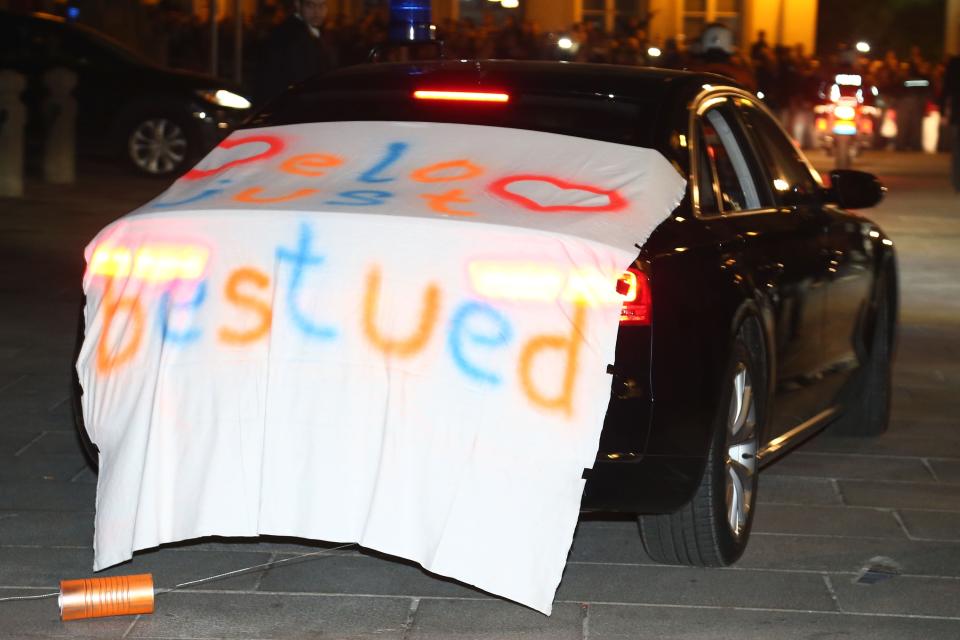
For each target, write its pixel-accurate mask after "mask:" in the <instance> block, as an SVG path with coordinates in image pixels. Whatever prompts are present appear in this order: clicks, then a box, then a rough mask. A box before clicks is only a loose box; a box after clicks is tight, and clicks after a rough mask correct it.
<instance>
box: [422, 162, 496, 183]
mask: <svg viewBox="0 0 960 640" xmlns="http://www.w3.org/2000/svg"><path fill="white" fill-rule="evenodd" d="M451 169H457V170H458V171H457V172H456V173H454V174H453V175H450V174H449V173H443V172H449V171H450V170H451ZM436 173H440V174H441V175H434V174H436ZM479 175H483V167H478V166H477V165H475V164H473V163H472V162H470V161H469V160H451V161H450V162H438V163H437V164H431V165H429V166H426V167H421V168H419V169H417V170H416V171H414V172H413V173H411V174H410V177H411V178H413V179H414V180H416V181H417V182H454V181H456V180H469V179H470V178H476V177H477V176H479Z"/></svg>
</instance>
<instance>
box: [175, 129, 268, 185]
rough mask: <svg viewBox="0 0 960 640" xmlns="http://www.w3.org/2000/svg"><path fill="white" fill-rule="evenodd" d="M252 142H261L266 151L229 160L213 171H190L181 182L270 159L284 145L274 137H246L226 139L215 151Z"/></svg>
mask: <svg viewBox="0 0 960 640" xmlns="http://www.w3.org/2000/svg"><path fill="white" fill-rule="evenodd" d="M254 142H263V143H266V144H267V145H269V146H268V147H267V149H265V150H264V151H261V152H260V153H257V154H254V155H252V156H250V157H248V158H238V159H236V160H231V161H230V162H227V163H226V164H222V165H220V166H219V167H216V168H214V169H190V171H187V172H186V173H185V174H183V178H181V179H182V180H199V179H201V178H209V177H210V176H215V175H217V174H218V173H220V172H221V171H226V170H227V169H229V168H230V167H235V166H237V165H241V164H248V163H250V162H257V161H258V160H266V159H268V158H272V157H274V156H275V155H277V154H278V153H280V152H281V151H283V148H284V143H283V140H282V139H280V138H278V137H276V136H247V137H246V138H227V139H226V140H224V141H223V142H221V143H220V144H218V145H217V149H233V148H234V147H239V146H240V145H244V144H252V143H254Z"/></svg>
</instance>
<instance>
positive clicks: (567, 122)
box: [245, 87, 657, 147]
mask: <svg viewBox="0 0 960 640" xmlns="http://www.w3.org/2000/svg"><path fill="white" fill-rule="evenodd" d="M424 88H433V87H424ZM472 90H474V91H477V90H483V89H477V88H472ZM490 90H492V89H490ZM506 92H507V93H509V94H510V100H509V102H507V103H476V102H460V101H431V100H418V99H415V98H414V97H413V92H412V91H411V90H408V89H403V90H401V89H386V90H378V89H371V90H354V89H351V90H342V89H328V90H323V89H313V90H301V91H296V90H294V91H289V92H287V93H286V94H284V95H283V96H281V97H280V98H278V99H277V100H275V101H274V102H273V103H271V104H270V105H268V106H267V108H265V109H264V110H262V111H261V112H260V113H259V114H257V115H256V116H255V117H254V118H253V119H252V120H251V121H249V122H248V123H247V124H246V125H245V128H253V127H266V126H278V125H287V124H301V123H307V122H336V121H357V120H379V121H393V122H404V121H407V122H448V123H460V124H474V125H484V126H493V127H507V128H512V129H529V130H532V131H545V132H548V133H559V134H564V135H570V136H577V137H580V138H588V139H592V140H602V141H605V142H615V143H619V144H628V145H634V146H640V147H655V146H656V144H655V140H654V135H653V134H654V129H655V127H654V126H653V122H654V119H655V117H656V115H657V103H656V101H654V100H652V99H650V100H645V99H636V98H630V99H627V98H616V99H614V98H611V97H610V96H609V95H598V94H589V95H583V94H579V95H577V94H574V95H555V94H544V93H522V92H520V93H516V92H511V91H509V90H507V91H506Z"/></svg>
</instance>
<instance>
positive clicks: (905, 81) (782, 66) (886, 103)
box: [138, 0, 949, 150]
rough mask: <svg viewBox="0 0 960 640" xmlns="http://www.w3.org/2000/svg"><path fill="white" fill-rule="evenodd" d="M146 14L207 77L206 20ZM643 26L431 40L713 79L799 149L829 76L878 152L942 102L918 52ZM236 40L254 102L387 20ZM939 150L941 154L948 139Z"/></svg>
mask: <svg viewBox="0 0 960 640" xmlns="http://www.w3.org/2000/svg"><path fill="white" fill-rule="evenodd" d="M305 4H308V5H311V6H312V7H314V9H313V13H312V16H313V17H312V18H311V24H309V25H306V26H307V28H308V29H309V30H310V35H312V36H313V39H312V40H302V39H298V37H299V36H303V37H304V38H305V37H307V36H305V35H304V34H305V33H306V31H304V29H303V28H296V27H302V26H305V25H302V24H299V23H297V22H296V21H298V20H299V21H300V22H301V23H302V22H303V16H302V15H301V14H302V13H303V12H304V11H306V9H305V8H304V5H305ZM146 10H148V11H152V12H154V13H153V15H151V16H149V17H148V18H147V19H145V20H143V21H142V22H144V24H147V25H151V26H152V30H153V35H155V36H156V37H155V38H152V39H151V38H149V37H146V36H145V35H143V34H140V35H139V36H138V37H139V38H140V42H141V43H152V46H153V55H152V57H154V58H155V59H158V60H159V61H160V62H162V63H165V64H167V65H170V66H174V67H181V68H188V69H195V70H198V71H209V60H210V50H209V43H210V26H209V23H208V21H207V20H206V19H205V16H199V15H196V14H195V13H191V12H188V11H185V10H183V9H181V8H179V3H176V2H160V3H158V4H156V5H153V8H150V9H146ZM648 25H649V16H647V18H634V19H630V20H623V21H620V22H619V23H618V24H617V25H615V28H614V29H613V30H612V31H606V30H604V29H603V28H601V27H600V26H598V25H597V24H595V23H593V22H583V23H579V24H573V25H571V26H570V28H569V29H567V30H566V31H564V32H562V33H558V32H546V31H544V30H543V29H541V28H540V26H539V25H538V24H537V23H536V22H533V21H530V20H518V19H516V18H515V16H514V15H513V14H509V13H507V14H503V13H501V14H500V15H499V19H497V16H495V15H494V14H493V13H492V12H488V13H486V14H484V16H483V17H482V18H481V19H479V20H472V19H470V18H463V19H459V20H453V19H447V20H443V21H441V22H440V23H439V24H437V25H436V38H437V39H438V40H441V41H442V42H443V51H444V55H445V56H446V57H449V58H481V59H482V58H501V59H522V60H570V61H579V62H596V63H610V64H622V65H641V66H656V67H665V68H672V69H695V70H707V71H714V72H719V73H723V74H725V75H729V76H732V77H733V78H735V79H736V80H737V81H739V82H740V83H741V84H743V85H745V86H746V87H748V88H750V89H752V90H754V91H757V92H758V94H759V95H762V96H763V99H764V101H765V102H766V104H767V105H768V106H769V107H770V108H771V109H772V110H773V111H774V112H775V113H776V114H777V115H778V116H780V118H781V120H782V121H783V123H784V125H785V126H786V127H787V128H788V130H789V131H790V132H791V133H792V134H793V135H794V137H795V138H796V139H797V140H799V141H800V142H801V143H802V144H803V145H804V146H805V147H809V146H811V145H812V144H813V142H814V140H813V115H812V113H813V106H814V105H815V104H816V103H818V102H819V101H821V100H823V98H824V95H823V92H824V85H825V83H826V82H827V81H828V79H830V78H832V77H833V75H834V74H835V73H838V72H842V73H851V74H857V75H860V76H861V77H862V82H863V86H864V88H865V90H866V91H867V100H868V102H872V103H873V104H874V105H875V106H877V107H878V108H879V109H880V110H881V112H882V113H883V114H884V119H885V120H890V119H891V118H890V117H889V116H892V115H893V114H894V113H895V114H896V124H895V126H893V127H890V126H887V127H881V126H880V124H881V123H880V122H878V123H877V124H878V126H877V136H876V142H877V145H878V146H885V147H887V148H892V149H898V150H920V149H921V147H922V142H921V132H922V124H921V123H922V122H923V119H924V117H925V115H927V113H928V112H929V111H930V110H931V108H933V106H934V105H936V104H938V102H940V100H938V98H940V97H941V95H942V90H943V84H944V70H945V68H946V60H945V59H944V60H943V61H938V60H927V59H925V58H924V56H923V55H922V54H921V51H920V49H919V48H918V47H912V48H911V50H910V51H909V52H908V53H907V55H906V56H905V57H901V54H898V53H897V52H895V51H886V52H884V54H883V55H871V56H868V55H865V54H861V53H859V52H857V51H856V50H855V49H853V48H846V49H845V48H843V47H841V48H839V49H838V50H837V51H835V52H831V53H829V54H826V55H821V56H819V57H818V56H813V55H811V54H810V53H809V52H807V51H805V50H804V47H803V45H795V46H789V47H788V46H783V45H779V44H777V45H774V44H770V43H769V42H768V41H767V37H766V34H764V33H763V32H762V31H761V32H759V33H758V34H757V36H756V39H755V40H754V41H753V42H750V43H745V44H741V46H739V47H734V46H733V42H732V41H730V42H722V41H717V42H715V43H714V44H713V45H711V44H710V43H709V42H708V41H709V38H708V37H707V36H708V34H707V33H706V32H705V33H704V34H696V37H695V38H693V39H690V40H687V41H684V40H682V39H679V38H668V39H666V40H665V41H664V42H655V41H653V40H651V38H650V37H649V31H648ZM242 30H243V42H244V45H243V63H244V64H243V65H242V68H243V69H244V73H243V81H244V84H245V85H246V88H247V90H248V91H249V92H250V93H251V95H253V96H254V97H255V98H257V99H259V100H260V101H262V100H266V99H269V97H271V95H273V94H275V93H276V92H277V91H278V90H279V88H282V87H283V86H285V84H288V83H289V82H291V81H296V80H299V79H301V77H300V76H302V75H304V74H307V73H312V72H315V71H317V70H323V69H325V68H329V67H333V66H345V65H352V64H359V63H363V62H366V61H368V60H369V59H370V54H371V51H372V50H373V49H374V48H376V47H378V46H382V45H384V44H385V43H386V42H387V41H388V35H389V15H388V13H387V9H386V7H385V6H382V7H381V8H379V9H374V10H371V11H369V12H367V13H365V14H364V15H363V16H361V17H358V18H356V19H349V18H347V17H346V16H344V15H337V14H332V13H329V12H328V11H327V2H326V0H293V1H292V3H288V2H286V1H285V0H262V1H261V2H259V3H257V11H256V13H255V14H253V15H247V16H245V17H244V22H243V24H242ZM727 31H728V32H729V30H727ZM301 32H302V33H301ZM291 34H293V35H294V36H298V37H294V38H291ZM723 37H724V36H723V33H722V30H721V31H720V39H721V40H722V39H723ZM234 38H235V24H234V23H233V21H232V20H231V19H230V18H229V17H225V18H224V19H223V20H222V21H221V23H220V32H219V38H218V40H219V42H220V46H219V53H220V55H219V60H220V66H219V75H221V76H223V77H227V78H229V77H231V75H232V73H233V69H234V68H235V65H234V62H235V61H234V59H233V56H234V52H235V50H234V47H233V43H234ZM314 45H315V46H314ZM310 46H314V48H316V49H317V50H318V51H319V53H318V54H317V59H316V60H314V61H313V63H311V64H304V63H303V57H304V55H305V52H306V51H307V50H308V49H309V48H310ZM292 47H295V48H298V49H297V50H296V52H291V48H292ZM711 47H714V48H712V49H711ZM873 87H875V88H876V95H874V92H873V91H872V88H873ZM894 130H895V131H896V133H895V134H892V132H893V131H894ZM883 134H888V135H883ZM889 134H892V135H889ZM941 138H942V143H941V147H942V146H943V142H945V141H946V140H947V139H948V138H949V136H946V135H944V136H941Z"/></svg>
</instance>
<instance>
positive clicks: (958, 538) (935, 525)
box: [898, 509, 960, 542]
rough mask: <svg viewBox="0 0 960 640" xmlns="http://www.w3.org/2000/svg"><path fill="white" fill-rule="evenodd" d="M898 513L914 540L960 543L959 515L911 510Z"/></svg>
mask: <svg viewBox="0 0 960 640" xmlns="http://www.w3.org/2000/svg"><path fill="white" fill-rule="evenodd" d="M898 513H899V514H900V517H901V518H902V519H903V524H904V525H905V526H906V527H907V531H909V532H910V535H911V536H913V537H915V538H924V539H928V540H951V541H954V542H960V513H956V512H948V511H914V510H911V509H901V510H900V511H898Z"/></svg>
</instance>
